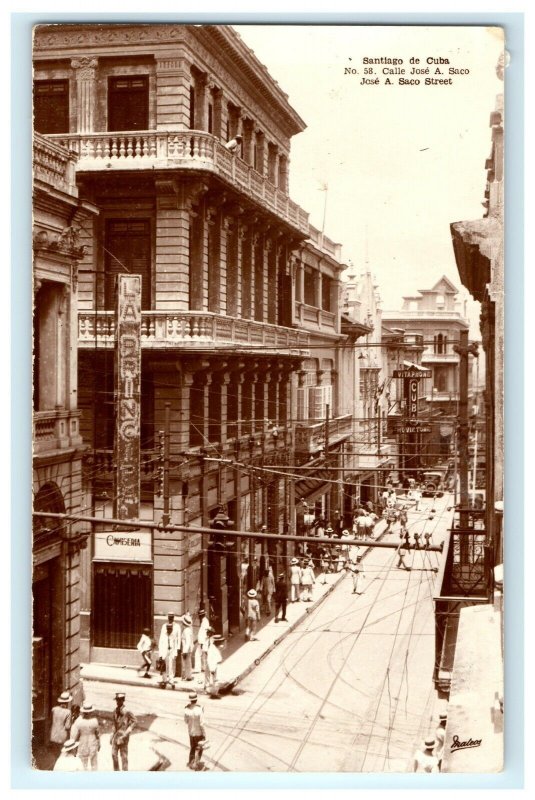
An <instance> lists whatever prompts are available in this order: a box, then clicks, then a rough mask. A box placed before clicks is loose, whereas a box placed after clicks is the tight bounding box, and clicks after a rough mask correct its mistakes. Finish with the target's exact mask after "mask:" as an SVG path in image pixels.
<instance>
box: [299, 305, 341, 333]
mask: <svg viewBox="0 0 535 800" xmlns="http://www.w3.org/2000/svg"><path fill="white" fill-rule="evenodd" d="M295 322H296V323H297V325H299V327H300V328H305V329H308V330H311V331H312V330H313V331H316V332H317V331H326V332H328V333H337V330H336V314H333V313H332V312H331V311H324V310H323V309H322V308H317V306H307V305H305V304H304V303H299V302H297V303H296V304H295Z"/></svg>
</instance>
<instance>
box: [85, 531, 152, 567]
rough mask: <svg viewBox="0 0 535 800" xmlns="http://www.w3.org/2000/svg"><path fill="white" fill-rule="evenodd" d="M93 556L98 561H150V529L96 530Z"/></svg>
mask: <svg viewBox="0 0 535 800" xmlns="http://www.w3.org/2000/svg"><path fill="white" fill-rule="evenodd" d="M94 558H95V559H97V560H99V561H152V535H151V532H150V531H97V532H96V533H95V554H94Z"/></svg>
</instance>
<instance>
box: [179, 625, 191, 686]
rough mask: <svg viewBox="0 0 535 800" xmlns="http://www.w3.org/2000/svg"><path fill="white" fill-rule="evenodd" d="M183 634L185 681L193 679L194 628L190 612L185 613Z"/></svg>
mask: <svg viewBox="0 0 535 800" xmlns="http://www.w3.org/2000/svg"><path fill="white" fill-rule="evenodd" d="M181 622H182V634H181V643H182V647H181V650H182V656H181V657H182V680H184V681H192V680H193V675H192V663H191V659H192V656H193V630H192V627H191V625H192V619H191V617H190V615H189V614H184V616H183V617H182V620H181Z"/></svg>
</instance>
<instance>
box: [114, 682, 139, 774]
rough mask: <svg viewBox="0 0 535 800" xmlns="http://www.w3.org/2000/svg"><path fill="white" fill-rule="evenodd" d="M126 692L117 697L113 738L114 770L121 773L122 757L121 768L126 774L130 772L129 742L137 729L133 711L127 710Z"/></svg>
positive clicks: (117, 694)
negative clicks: (125, 703)
mask: <svg viewBox="0 0 535 800" xmlns="http://www.w3.org/2000/svg"><path fill="white" fill-rule="evenodd" d="M125 699H126V695H125V694H124V692H117V693H116V695H115V702H116V708H115V711H114V712H113V734H112V737H111V759H112V761H113V769H114V770H115V771H116V772H117V771H119V755H120V757H121V768H122V770H123V771H124V772H126V771H127V770H128V742H129V741H130V734H131V733H132V731H133V730H134V728H135V725H136V718H135V717H134V715H133V714H132V712H131V711H128V710H127V709H126V708H125V705H124V701H125Z"/></svg>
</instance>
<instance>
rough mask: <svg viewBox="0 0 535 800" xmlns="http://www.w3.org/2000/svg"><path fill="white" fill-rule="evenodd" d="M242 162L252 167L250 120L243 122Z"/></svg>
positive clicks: (252, 147)
mask: <svg viewBox="0 0 535 800" xmlns="http://www.w3.org/2000/svg"><path fill="white" fill-rule="evenodd" d="M242 127H243V142H242V144H243V160H244V161H245V162H246V163H247V164H250V165H252V164H253V162H254V123H253V121H252V120H251V119H247V118H244V120H243V126H242Z"/></svg>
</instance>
